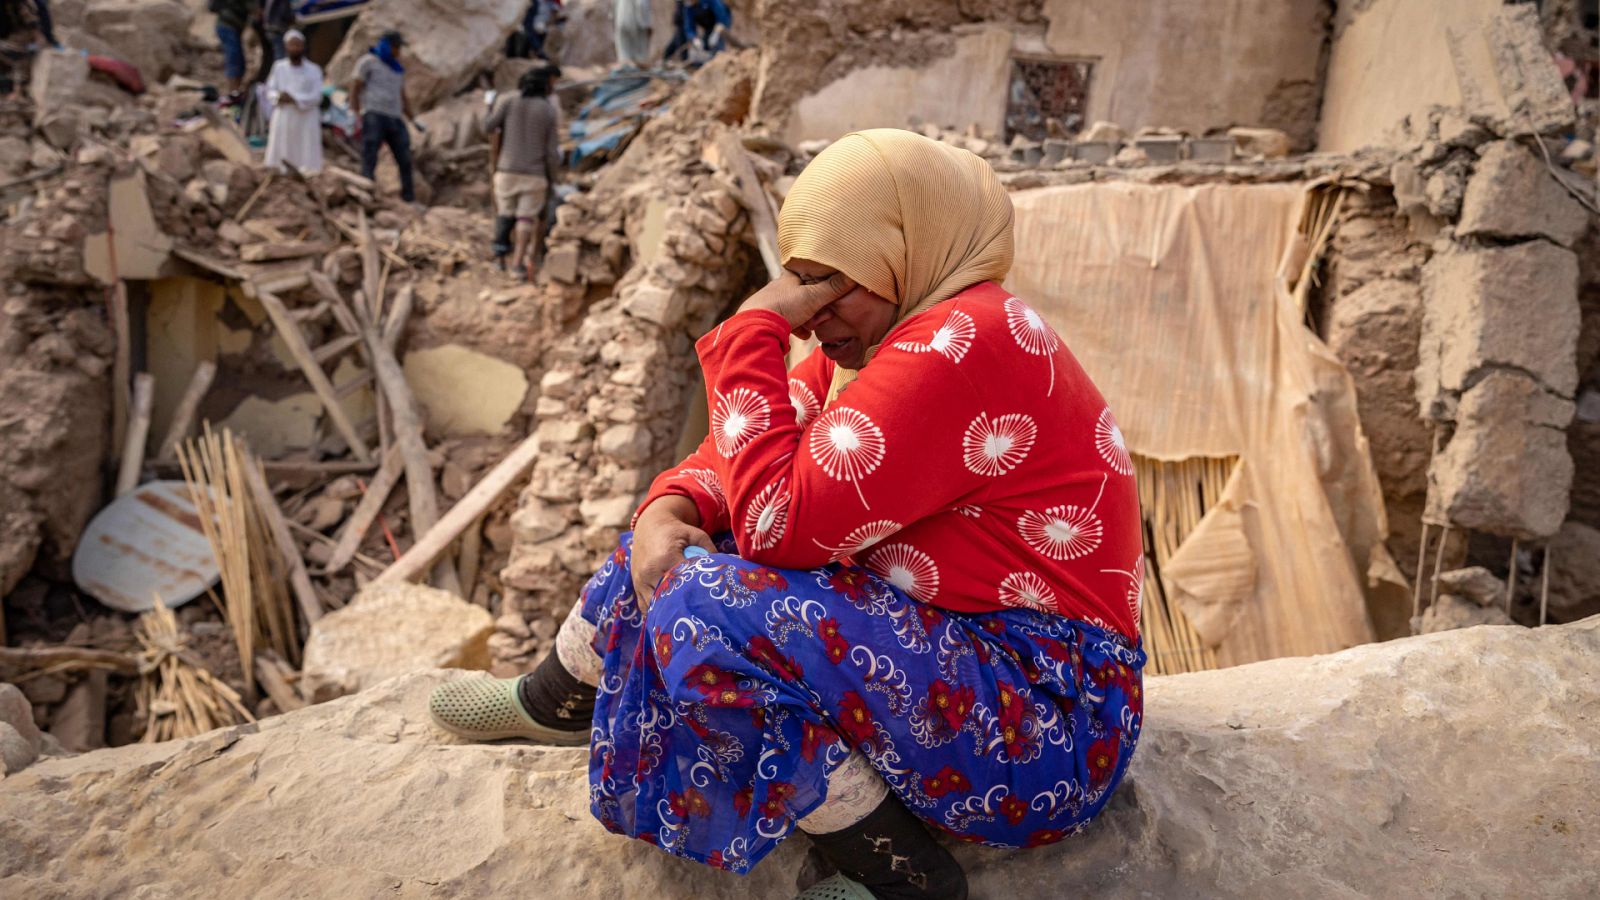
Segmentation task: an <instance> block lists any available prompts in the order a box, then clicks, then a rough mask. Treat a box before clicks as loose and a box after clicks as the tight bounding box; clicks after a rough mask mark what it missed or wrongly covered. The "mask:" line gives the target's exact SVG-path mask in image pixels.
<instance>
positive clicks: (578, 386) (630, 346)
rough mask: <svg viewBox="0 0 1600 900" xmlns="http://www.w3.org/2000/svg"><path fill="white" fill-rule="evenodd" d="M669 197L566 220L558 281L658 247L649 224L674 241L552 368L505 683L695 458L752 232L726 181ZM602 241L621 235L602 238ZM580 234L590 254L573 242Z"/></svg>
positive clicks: (581, 212)
mask: <svg viewBox="0 0 1600 900" xmlns="http://www.w3.org/2000/svg"><path fill="white" fill-rule="evenodd" d="M664 187H667V188H668V190H669V191H670V192H671V193H670V195H669V197H668V198H667V199H666V200H665V203H664V205H665V212H664V214H661V206H662V205H663V199H662V198H661V196H660V195H659V194H657V195H655V196H654V197H653V198H652V199H651V200H649V201H646V202H635V203H633V209H631V210H630V211H629V212H628V213H626V214H624V215H623V216H622V224H620V225H615V226H588V227H586V226H585V225H584V223H585V222H586V221H588V219H589V218H591V216H590V215H589V214H590V213H592V212H593V211H594V210H598V209H599V208H601V206H603V205H605V203H606V201H603V200H602V201H592V202H591V203H590V204H589V206H588V208H587V209H586V208H584V207H578V208H577V211H576V212H574V213H573V214H571V215H570V217H569V218H568V219H567V220H566V221H560V220H558V224H557V228H556V231H555V234H554V235H553V245H552V249H551V258H552V259H553V260H557V261H558V263H559V265H560V266H561V268H557V269H553V270H552V272H551V277H553V278H556V279H558V280H559V279H560V278H561V277H563V276H564V275H566V274H568V273H572V277H573V279H574V281H578V280H583V279H585V278H586V277H587V276H586V275H585V273H589V272H592V271H593V270H594V269H595V268H597V267H600V266H606V267H609V266H610V265H611V262H610V260H617V261H620V260H621V259H622V257H623V256H624V255H625V253H626V251H627V249H628V245H627V244H626V243H625V242H624V239H623V238H622V237H621V234H622V232H623V231H633V232H635V233H637V234H639V235H640V237H639V239H640V241H641V242H643V243H646V244H651V243H655V241H654V240H653V239H652V238H651V237H650V235H649V233H648V232H649V230H650V229H649V227H647V226H645V225H644V224H643V223H642V222H643V220H646V219H650V218H653V217H654V216H655V215H660V219H661V223H662V230H661V236H660V238H659V244H658V245H657V246H655V247H641V248H640V252H639V255H640V256H642V257H645V258H646V261H643V262H640V263H639V264H637V265H634V266H633V267H632V269H631V271H629V272H628V274H627V275H626V276H624V277H623V278H622V279H621V280H620V281H619V282H617V283H616V285H615V290H614V292H613V293H612V295H611V296H610V297H608V298H606V299H605V300H602V301H601V302H599V303H597V304H595V305H594V306H593V307H592V308H590V309H589V311H588V312H587V314H586V315H585V317H584V320H583V322H582V324H581V325H580V327H579V328H578V329H577V333H576V334H575V335H574V337H573V339H572V340H571V341H570V342H567V343H565V344H563V345H561V346H558V347H556V348H554V349H553V350H552V351H551V353H550V354H549V355H548V357H547V359H548V367H547V369H546V370H545V373H544V375H543V377H542V378H541V380H540V383H539V400H538V405H537V407H536V409H535V413H536V416H537V419H538V421H539V426H538V433H539V436H540V440H541V451H542V453H541V456H540V459H539V461H538V462H537V463H536V464H535V466H534V470H533V475H532V478H531V479H530V482H529V484H528V487H527V489H526V490H525V491H524V492H523V494H522V497H521V500H520V503H519V506H518V509H517V511H516V513H515V514H514V515H513V516H512V519H511V527H512V534H513V539H514V544H513V548H512V553H511V563H510V565H509V566H508V567H507V568H506V569H505V571H504V572H503V573H502V575H501V578H502V581H503V582H504V583H505V585H506V586H507V588H509V589H510V593H509V594H508V597H507V602H506V607H505V610H504V612H503V614H502V616H501V618H500V620H499V621H498V622H497V623H496V624H497V633H496V634H495V635H494V636H493V637H491V638H490V641H489V646H490V650H491V651H492V653H493V654H494V658H495V669H496V671H499V672H502V673H507V674H509V673H512V672H518V671H525V670H527V669H529V668H531V667H532V666H533V665H534V664H535V663H536V662H537V660H538V659H539V658H540V656H541V655H542V654H543V653H544V652H546V651H547V650H548V648H549V646H550V643H551V638H552V637H553V635H554V628H553V623H554V622H555V621H558V620H559V619H560V618H561V617H563V616H565V614H566V612H567V609H568V608H570V607H571V605H572V603H573V601H574V600H575V599H576V597H577V595H578V591H579V589H580V588H581V587H582V585H583V583H584V581H585V580H586V579H587V578H588V577H589V575H590V574H592V573H593V571H594V570H595V568H596V567H598V565H599V564H600V562H601V561H603V560H604V558H605V556H606V554H608V553H610V552H611V551H612V550H613V549H614V548H615V547H616V542H617V537H618V535H619V534H620V533H621V532H622V531H623V530H625V529H626V528H627V527H628V524H629V522H630V520H631V518H632V516H633V512H634V509H635V507H636V506H637V505H638V503H639V501H640V500H641V499H642V497H643V495H644V492H645V490H646V489H647V488H648V487H649V485H650V482H651V480H652V479H653V478H654V477H655V475H656V473H657V472H659V471H660V470H662V469H663V468H665V467H666V466H669V465H671V464H672V463H674V462H676V461H677V459H678V458H679V456H680V455H681V453H682V452H683V449H684V448H682V447H680V443H681V441H680V439H681V438H682V436H683V432H684V429H685V424H686V423H685V421H684V412H683V411H684V410H685V409H686V408H689V407H691V406H692V404H691V403H690V402H689V401H690V399H691V395H690V392H691V391H698V390H700V387H699V381H698V365H697V362H696V359H695V355H694V340H695V339H696V338H698V337H699V336H700V335H702V334H704V333H705V332H706V331H708V330H709V329H710V328H711V327H712V326H713V325H714V324H715V323H716V322H717V321H718V320H719V319H721V318H722V317H724V316H726V315H727V314H729V313H731V312H732V311H733V309H734V308H735V307H736V305H737V303H738V302H739V301H740V300H741V299H742V298H743V295H744V293H745V290H744V289H745V288H746V287H747V286H748V284H749V281H750V278H751V277H752V273H753V272H755V271H756V264H755V260H754V254H753V253H752V252H751V251H750V249H749V248H748V246H747V245H746V244H745V243H744V241H743V237H744V234H743V233H744V232H746V231H747V230H748V224H747V223H748V218H747V217H746V216H745V215H744V214H743V212H742V210H741V208H740V206H739V203H738V202H737V201H736V200H735V199H734V197H733V194H732V193H731V192H730V191H729V190H728V188H727V186H726V185H725V184H724V183H723V182H722V181H721V180H720V178H719V177H718V176H715V175H709V174H699V175H691V176H684V177H678V178H673V179H670V180H669V181H668V183H667V184H666V185H664ZM673 189H676V190H673ZM596 193H597V194H598V193H602V191H601V190H598V189H597V191H596ZM663 193H666V192H665V191H664V192H663ZM635 194H636V195H637V192H635ZM635 199H637V196H636V197H635ZM652 207H654V208H653V209H652ZM630 224H632V225H633V227H624V226H626V225H630ZM597 227H598V228H602V229H603V228H605V227H611V228H612V230H611V232H610V233H609V234H606V235H599V234H598V231H597ZM579 232H581V233H583V234H584V235H585V237H584V238H583V239H582V240H581V241H571V240H563V239H564V238H567V237H569V236H570V235H572V234H574V233H579ZM596 236H599V237H600V238H601V239H600V240H598V241H596V240H593V238H594V237H596ZM612 280H615V279H612ZM589 283H591V284H598V283H599V282H597V281H594V280H593V279H589Z"/></svg>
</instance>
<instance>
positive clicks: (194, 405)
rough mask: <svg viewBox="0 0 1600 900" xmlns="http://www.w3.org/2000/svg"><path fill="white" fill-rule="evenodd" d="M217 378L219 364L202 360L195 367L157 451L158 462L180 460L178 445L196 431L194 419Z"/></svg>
mask: <svg viewBox="0 0 1600 900" xmlns="http://www.w3.org/2000/svg"><path fill="white" fill-rule="evenodd" d="M216 377H217V364H216V363H214V362H212V361H211V360H209V359H202V360H200V363H199V364H198V365H196V366H195V367H194V374H193V375H192V376H190V377H189V386H188V387H186V388H184V390H183V396H182V397H181V398H179V400H178V409H177V411H176V412H174V413H173V414H172V423H171V424H170V425H168V426H167V436H166V437H164V438H162V439H161V444H160V448H159V449H158V450H157V451H156V459H157V460H162V461H167V460H174V459H177V458H178V445H179V444H180V443H182V442H183V441H184V440H185V439H186V438H188V437H189V432H190V431H191V430H193V429H194V417H195V413H197V412H199V410H200V401H201V400H204V399H205V396H206V391H209V390H211V382H212V380H213V379H215V378H216Z"/></svg>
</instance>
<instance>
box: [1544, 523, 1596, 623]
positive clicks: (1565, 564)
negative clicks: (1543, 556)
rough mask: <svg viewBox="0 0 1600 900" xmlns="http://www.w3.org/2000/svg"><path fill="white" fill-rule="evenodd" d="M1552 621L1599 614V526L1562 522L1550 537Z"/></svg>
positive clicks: (1549, 562)
mask: <svg viewBox="0 0 1600 900" xmlns="http://www.w3.org/2000/svg"><path fill="white" fill-rule="evenodd" d="M1547 559H1548V564H1549V566H1550V607H1549V614H1550V621H1552V622H1576V621H1578V620H1579V619H1583V618H1587V617H1589V616H1592V615H1596V614H1600V530H1597V529H1594V528H1591V527H1589V526H1588V525H1585V524H1584V523H1582V522H1578V521H1571V520H1569V521H1567V522H1563V523H1562V524H1561V530H1560V531H1558V532H1556V536H1555V537H1554V538H1551V540H1550V555H1549V557H1547Z"/></svg>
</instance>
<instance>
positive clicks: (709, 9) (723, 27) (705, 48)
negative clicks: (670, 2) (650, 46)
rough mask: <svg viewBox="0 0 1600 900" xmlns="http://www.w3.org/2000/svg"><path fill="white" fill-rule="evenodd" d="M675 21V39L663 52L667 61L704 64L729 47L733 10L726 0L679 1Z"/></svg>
mask: <svg viewBox="0 0 1600 900" xmlns="http://www.w3.org/2000/svg"><path fill="white" fill-rule="evenodd" d="M672 20H673V26H674V30H673V34H672V41H671V42H670V43H668V44H667V49H666V52H665V53H663V54H662V57H661V58H662V59H663V60H664V61H668V62H670V61H672V60H675V59H687V60H688V61H689V62H691V63H704V62H705V61H706V60H708V59H710V58H711V57H713V56H716V55H717V54H718V53H721V52H722V51H723V50H726V49H727V48H728V29H730V28H732V27H733V13H731V12H729V11H728V5H727V4H726V3H724V2H723V0H678V6H677V9H675V10H674V11H673V16H672Z"/></svg>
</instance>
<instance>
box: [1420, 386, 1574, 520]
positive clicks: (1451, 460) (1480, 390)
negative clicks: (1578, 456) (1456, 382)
mask: <svg viewBox="0 0 1600 900" xmlns="http://www.w3.org/2000/svg"><path fill="white" fill-rule="evenodd" d="M1559 402H1562V401H1558V400H1555V401H1552V398H1550V397H1549V395H1548V394H1547V393H1546V392H1545V391H1543V390H1542V389H1541V388H1539V386H1538V385H1536V384H1534V383H1533V381H1532V379H1530V378H1528V377H1527V376H1525V375H1522V374H1519V373H1513V372H1507V371H1495V372H1492V373H1491V374H1490V375H1489V376H1488V377H1487V378H1485V379H1484V380H1483V381H1481V382H1479V383H1478V384H1476V385H1474V386H1473V387H1472V389H1471V390H1469V391H1467V392H1466V393H1465V394H1464V395H1463V396H1462V397H1461V404H1460V408H1459V410H1458V411H1457V417H1456V419H1457V421H1456V431H1455V435H1454V436H1453V437H1452V438H1451V439H1450V443H1448V444H1446V445H1445V447H1444V449H1442V450H1441V451H1440V452H1439V454H1438V455H1437V456H1435V457H1434V459H1433V463H1432V465H1430V466H1429V467H1428V501H1427V511H1428V516H1429V517H1430V519H1431V520H1432V521H1447V522H1450V523H1451V524H1452V525H1456V526H1458V527H1461V528H1467V529H1471V530H1474V531H1481V532H1487V533H1489V534H1498V535H1503V536H1506V537H1516V538H1522V539H1537V538H1542V537H1547V536H1549V535H1552V534H1554V533H1555V532H1556V529H1557V528H1559V527H1560V526H1561V521H1562V520H1563V519H1565V518H1566V515H1567V506H1568V492H1569V491H1570V490H1571V489H1572V474H1573V465H1572V456H1571V454H1569V453H1568V452H1567V439H1566V434H1565V433H1564V432H1562V431H1561V430H1560V429H1559V428H1558V427H1551V426H1550V425H1548V424H1536V423H1532V422H1529V421H1528V420H1527V419H1526V418H1525V416H1527V415H1528V414H1529V410H1530V408H1537V407H1541V406H1547V405H1553V403H1559ZM1566 407H1567V418H1569V419H1570V418H1571V408H1572V405H1571V403H1567V404H1566Z"/></svg>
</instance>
